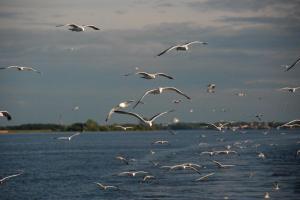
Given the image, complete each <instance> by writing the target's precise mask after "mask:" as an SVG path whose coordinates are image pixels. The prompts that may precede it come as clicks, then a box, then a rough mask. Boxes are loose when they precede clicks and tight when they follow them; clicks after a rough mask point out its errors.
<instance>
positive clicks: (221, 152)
mask: <svg viewBox="0 0 300 200" xmlns="http://www.w3.org/2000/svg"><path fill="white" fill-rule="evenodd" d="M214 152H215V154H216V155H219V154H226V155H228V154H230V153H233V154H237V153H238V152H236V151H232V150H222V151H214Z"/></svg>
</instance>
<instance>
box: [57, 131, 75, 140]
mask: <svg viewBox="0 0 300 200" xmlns="http://www.w3.org/2000/svg"><path fill="white" fill-rule="evenodd" d="M79 134H80V132H77V133H75V134H73V135H71V136H69V137H58V138H57V139H58V140H69V141H70V140H71V139H72V138H73V137H75V136H77V135H79Z"/></svg>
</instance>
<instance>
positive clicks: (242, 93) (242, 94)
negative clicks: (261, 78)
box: [235, 92, 246, 97]
mask: <svg viewBox="0 0 300 200" xmlns="http://www.w3.org/2000/svg"><path fill="white" fill-rule="evenodd" d="M235 95H237V96H239V97H245V96H246V93H244V92H238V93H236V94H235Z"/></svg>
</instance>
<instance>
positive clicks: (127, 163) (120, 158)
mask: <svg viewBox="0 0 300 200" xmlns="http://www.w3.org/2000/svg"><path fill="white" fill-rule="evenodd" d="M116 159H117V160H120V161H122V162H124V163H125V164H126V165H129V162H128V160H127V159H126V158H124V157H123V156H116Z"/></svg>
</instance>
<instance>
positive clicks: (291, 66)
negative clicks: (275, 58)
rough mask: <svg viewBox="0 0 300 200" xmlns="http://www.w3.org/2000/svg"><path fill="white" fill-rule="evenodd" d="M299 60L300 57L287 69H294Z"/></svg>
mask: <svg viewBox="0 0 300 200" xmlns="http://www.w3.org/2000/svg"><path fill="white" fill-rule="evenodd" d="M299 61H300V57H299V58H298V59H297V60H296V61H295V62H293V63H292V64H291V65H290V66H289V67H288V68H286V70H285V71H286V72H287V71H289V70H290V69H292V68H293V67H294V66H295V65H296V64H297V63H298V62H299Z"/></svg>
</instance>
